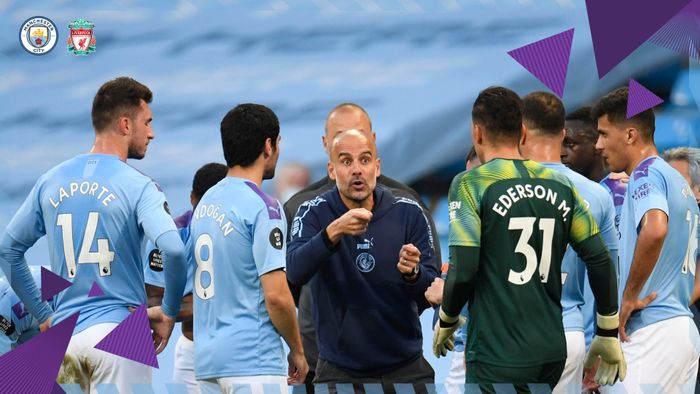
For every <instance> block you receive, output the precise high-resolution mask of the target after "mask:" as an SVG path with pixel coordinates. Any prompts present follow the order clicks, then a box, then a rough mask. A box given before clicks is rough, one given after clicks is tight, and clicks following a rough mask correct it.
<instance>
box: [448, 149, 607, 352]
mask: <svg viewBox="0 0 700 394" xmlns="http://www.w3.org/2000/svg"><path fill="white" fill-rule="evenodd" d="M469 216H472V217H471V218H469ZM456 223H461V224H462V225H461V226H457V225H455V224H456ZM572 224H573V226H574V227H573V229H572ZM594 232H597V226H596V224H595V222H593V221H592V219H590V215H589V214H587V212H586V211H585V209H584V208H582V203H581V202H580V201H579V200H578V197H577V194H576V192H575V190H574V188H573V186H572V185H571V182H570V181H569V180H568V179H566V178H565V177H564V176H563V175H561V174H559V173H557V172H555V171H552V170H550V169H547V168H545V167H544V166H542V165H540V164H538V163H535V162H532V161H529V160H525V161H523V160H504V159H494V160H491V161H489V162H488V163H485V164H483V165H481V166H480V167H478V168H476V169H473V170H471V171H469V172H465V173H462V174H460V175H458V176H457V177H456V178H455V180H454V181H453V183H452V186H451V188H450V240H449V244H450V246H479V247H480V260H479V268H478V272H477V278H476V280H475V283H476V289H475V293H474V298H473V300H472V301H471V302H470V304H469V313H470V315H471V320H470V321H469V328H468V330H469V335H468V338H467V341H468V343H467V352H466V358H467V361H479V362H484V363H491V364H496V365H510V366H532V365H539V364H543V363H548V362H554V361H559V360H564V359H565V358H566V344H565V339H564V332H563V327H562V315H561V304H560V296H561V266H560V264H561V260H562V257H563V255H564V252H565V249H566V245H567V242H568V241H569V238H570V236H572V237H573V238H574V239H575V241H576V242H580V241H583V239H581V238H584V237H586V238H587V236H586V235H588V234H591V235H592V234H593V233H594Z"/></svg>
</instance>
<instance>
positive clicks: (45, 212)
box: [7, 154, 179, 333]
mask: <svg viewBox="0 0 700 394" xmlns="http://www.w3.org/2000/svg"><path fill="white" fill-rule="evenodd" d="M174 230H175V224H174V223H173V220H172V218H171V217H170V215H169V214H168V213H167V203H166V201H165V196H164V195H163V193H162V191H161V190H160V189H159V187H158V186H157V185H156V184H155V182H153V181H152V180H151V179H150V178H149V177H147V176H145V175H143V174H141V173H140V172H139V171H137V170H136V169H134V168H133V167H131V166H129V165H128V164H126V163H124V162H122V161H121V160H120V159H119V158H118V157H117V156H114V155H107V154H85V155H79V156H76V157H74V158H72V159H69V160H67V161H65V162H63V163H61V164H59V165H58V166H56V167H54V168H52V169H51V170H49V171H48V172H47V173H45V174H44V175H42V176H41V177H40V178H39V180H38V181H37V183H36V184H35V185H34V188H33V189H32V191H31V192H30V194H29V196H28V197H27V199H26V200H25V202H24V203H23V205H22V206H21V207H20V209H19V210H18V212H17V213H16V214H15V216H14V217H13V218H12V220H11V222H10V224H9V225H8V226H7V233H8V234H9V235H10V236H11V237H12V238H13V239H14V240H15V241H17V242H19V243H21V244H23V245H28V246H31V245H33V244H34V243H35V242H36V240H38V239H39V238H41V237H42V236H43V235H44V234H46V236H47V238H48V245H49V256H50V261H51V270H52V271H53V272H54V273H56V274H59V275H61V276H62V277H63V278H65V279H67V280H69V281H71V282H73V285H72V286H70V287H68V288H67V289H66V290H64V291H62V292H60V293H59V294H57V295H56V296H54V298H53V309H54V315H53V321H52V324H56V323H59V322H60V321H62V320H63V319H65V318H67V317H69V316H71V315H73V314H74V313H77V312H80V317H79V318H78V324H77V326H76V329H75V333H78V332H80V331H82V330H84V329H85V328H87V327H90V326H93V325H95V324H100V323H119V322H121V321H122V320H124V318H126V316H127V315H128V314H129V310H128V308H127V307H128V306H139V305H141V304H143V303H145V302H146V292H145V288H144V278H143V263H142V261H141V247H142V245H143V243H142V240H143V238H144V235H146V236H148V238H150V239H152V240H156V239H158V237H159V236H161V235H162V234H164V233H165V232H168V231H174ZM93 283H97V285H98V286H99V287H100V288H101V289H102V291H103V292H104V295H102V296H98V297H90V298H88V293H89V291H90V289H91V287H92V285H93ZM178 306H179V305H178Z"/></svg>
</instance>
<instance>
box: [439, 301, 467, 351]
mask: <svg viewBox="0 0 700 394" xmlns="http://www.w3.org/2000/svg"><path fill="white" fill-rule="evenodd" d="M466 321H467V319H465V318H464V317H463V316H457V317H450V316H447V315H446V314H445V312H443V311H442V308H440V313H439V319H438V321H437V322H435V331H434V332H433V353H434V354H435V357H438V358H440V357H441V356H446V355H447V352H448V351H449V350H452V349H454V348H455V335H454V333H455V331H457V329H458V328H459V327H461V326H462V325H464V323H466Z"/></svg>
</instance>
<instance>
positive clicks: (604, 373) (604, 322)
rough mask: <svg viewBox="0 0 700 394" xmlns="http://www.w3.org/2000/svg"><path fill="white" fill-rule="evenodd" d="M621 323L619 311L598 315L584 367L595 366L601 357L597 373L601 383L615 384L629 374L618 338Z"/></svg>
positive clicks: (596, 376) (597, 379) (597, 381)
mask: <svg viewBox="0 0 700 394" xmlns="http://www.w3.org/2000/svg"><path fill="white" fill-rule="evenodd" d="M619 323H620V322H619V317H618V314H617V313H615V314H614V315H612V316H602V315H598V318H597V327H596V333H595V337H594V338H593V342H591V347H590V349H589V350H588V357H586V363H585V364H584V368H591V367H593V366H594V365H595V363H596V362H597V361H598V358H599V357H600V365H599V366H598V371H597V372H596V374H595V381H596V383H598V384H600V385H606V384H609V385H613V384H615V382H617V381H618V379H619V380H620V381H623V380H625V376H626V375H627V362H625V356H623V354H622V348H621V347H620V341H619V340H618V339H617V332H618V331H617V329H618V326H619Z"/></svg>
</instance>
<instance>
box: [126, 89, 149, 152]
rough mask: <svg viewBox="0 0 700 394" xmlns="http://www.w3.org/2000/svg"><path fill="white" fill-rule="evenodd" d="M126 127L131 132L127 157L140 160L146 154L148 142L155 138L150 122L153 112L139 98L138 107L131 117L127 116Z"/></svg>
mask: <svg viewBox="0 0 700 394" xmlns="http://www.w3.org/2000/svg"><path fill="white" fill-rule="evenodd" d="M128 119H129V122H128V129H129V131H130V133H131V137H130V138H129V152H128V155H127V157H128V158H129V159H136V160H140V159H143V158H144V157H145V156H146V150H147V149H148V143H149V142H150V141H151V140H152V139H153V138H155V134H153V129H152V128H151V122H152V121H153V112H151V108H150V107H149V106H148V104H147V103H146V102H145V101H143V100H141V105H140V106H139V109H138V110H137V111H136V112H135V115H134V116H133V118H128Z"/></svg>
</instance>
